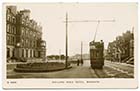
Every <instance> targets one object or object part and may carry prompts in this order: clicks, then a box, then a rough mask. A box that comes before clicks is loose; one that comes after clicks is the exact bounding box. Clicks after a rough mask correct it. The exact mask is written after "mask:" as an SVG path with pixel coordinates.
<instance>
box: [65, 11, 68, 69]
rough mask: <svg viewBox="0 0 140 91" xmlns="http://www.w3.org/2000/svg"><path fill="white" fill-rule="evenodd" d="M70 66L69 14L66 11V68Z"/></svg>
mask: <svg viewBox="0 0 140 91" xmlns="http://www.w3.org/2000/svg"><path fill="white" fill-rule="evenodd" d="M67 67H68V14H67V13H66V60H65V68H67Z"/></svg>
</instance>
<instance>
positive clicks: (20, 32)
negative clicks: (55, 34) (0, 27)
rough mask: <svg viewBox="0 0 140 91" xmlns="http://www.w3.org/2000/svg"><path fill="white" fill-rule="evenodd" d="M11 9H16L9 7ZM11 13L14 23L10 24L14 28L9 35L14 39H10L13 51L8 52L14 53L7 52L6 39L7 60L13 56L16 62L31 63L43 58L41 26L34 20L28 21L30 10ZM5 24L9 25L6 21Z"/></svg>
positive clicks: (43, 44) (43, 43)
mask: <svg viewBox="0 0 140 91" xmlns="http://www.w3.org/2000/svg"><path fill="white" fill-rule="evenodd" d="M11 7H15V9H16V6H10V8H11ZM7 10H9V7H7ZM10 10H12V9H10ZM13 11H14V12H15V13H14V15H13V16H12V17H14V21H15V23H14V22H13V23H12V24H11V23H10V24H11V25H12V26H13V27H14V28H13V33H10V35H11V36H12V37H14V38H12V39H11V41H12V42H13V43H12V48H13V49H10V51H13V50H14V52H9V49H8V48H9V40H8V39H7V47H8V48H7V56H8V57H9V58H11V56H14V57H15V58H16V59H18V61H19V60H20V61H33V60H35V59H37V58H38V59H43V58H45V57H46V42H45V41H44V40H42V27H41V25H39V24H38V23H37V22H36V21H35V20H33V19H30V13H31V11H30V10H27V9H25V10H21V11H19V12H17V11H16V10H13ZM8 15H9V13H7V16H8ZM7 24H9V22H8V21H7ZM8 27H9V25H6V28H8ZM14 30H15V32H14ZM7 35H9V33H7ZM7 37H8V36H7ZM10 53H11V55H10V56H9V54H10ZM12 53H13V54H12Z"/></svg>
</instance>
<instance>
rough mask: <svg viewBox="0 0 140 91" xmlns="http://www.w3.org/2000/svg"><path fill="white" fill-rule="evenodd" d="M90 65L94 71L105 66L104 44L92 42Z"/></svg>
mask: <svg viewBox="0 0 140 91" xmlns="http://www.w3.org/2000/svg"><path fill="white" fill-rule="evenodd" d="M89 46H90V64H91V67H92V68H93V69H96V68H97V69H102V68H103V66H104V42H103V41H102V40H101V41H100V42H95V41H91V42H90V44H89Z"/></svg>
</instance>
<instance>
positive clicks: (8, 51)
mask: <svg viewBox="0 0 140 91" xmlns="http://www.w3.org/2000/svg"><path fill="white" fill-rule="evenodd" d="M8 57H10V48H7V58H8Z"/></svg>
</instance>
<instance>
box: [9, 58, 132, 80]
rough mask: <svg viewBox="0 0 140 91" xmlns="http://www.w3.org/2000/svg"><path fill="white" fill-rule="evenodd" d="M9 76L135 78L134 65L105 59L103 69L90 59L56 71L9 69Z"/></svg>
mask: <svg viewBox="0 0 140 91" xmlns="http://www.w3.org/2000/svg"><path fill="white" fill-rule="evenodd" d="M7 74H8V78H133V77H134V76H133V74H134V67H133V66H132V65H128V64H121V63H112V62H110V61H105V66H104V67H103V69H92V68H91V67H90V61H89V60H86V61H84V64H83V65H79V66H77V65H76V64H72V68H70V69H65V70H61V71H55V72H40V73H19V72H14V71H12V70H9V71H8V72H7Z"/></svg>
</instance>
